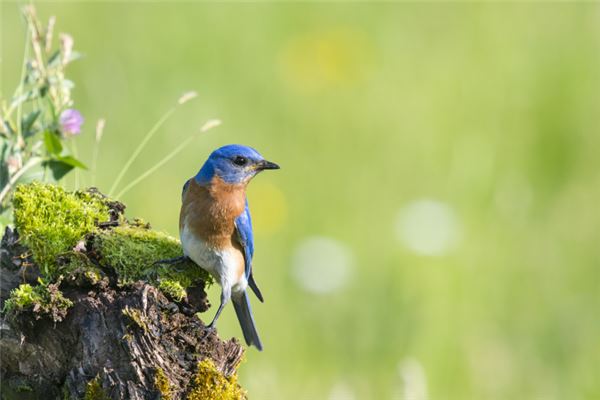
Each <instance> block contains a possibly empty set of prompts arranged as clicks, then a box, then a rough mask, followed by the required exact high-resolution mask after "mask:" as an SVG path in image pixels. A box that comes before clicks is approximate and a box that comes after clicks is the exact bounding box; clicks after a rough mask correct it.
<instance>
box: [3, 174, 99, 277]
mask: <svg viewBox="0 0 600 400" xmlns="http://www.w3.org/2000/svg"><path fill="white" fill-rule="evenodd" d="M13 206H14V216H15V226H16V228H17V230H18V232H19V235H20V237H21V239H22V240H23V242H24V243H25V245H26V246H27V247H28V248H29V249H30V250H31V251H32V254H33V259H34V260H35V262H36V263H37V264H38V265H39V266H40V269H41V271H42V272H43V274H44V275H45V276H46V277H51V278H55V277H56V276H57V275H58V274H57V271H56V270H57V263H56V258H57V256H58V255H60V254H62V253H64V252H67V251H69V250H71V249H72V248H73V247H74V246H75V245H76V244H77V242H78V241H79V240H80V239H82V238H83V237H84V236H85V235H86V234H88V233H91V232H94V231H95V230H96V224H97V223H98V222H104V221H108V220H109V213H108V207H107V205H106V200H104V199H102V198H101V197H100V196H99V195H94V194H91V193H88V192H74V193H69V192H67V191H65V190H64V189H62V188H60V187H58V186H54V185H48V184H41V183H36V182H34V183H31V184H28V185H19V186H18V187H17V189H16V191H15V194H14V198H13Z"/></svg>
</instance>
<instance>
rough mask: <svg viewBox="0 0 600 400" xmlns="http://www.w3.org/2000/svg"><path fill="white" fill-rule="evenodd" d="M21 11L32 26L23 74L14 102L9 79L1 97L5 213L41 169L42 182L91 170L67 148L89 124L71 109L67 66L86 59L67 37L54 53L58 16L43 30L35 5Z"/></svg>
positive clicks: (0, 191) (1, 202)
mask: <svg viewBox="0 0 600 400" xmlns="http://www.w3.org/2000/svg"><path fill="white" fill-rule="evenodd" d="M21 11H22V17H23V20H24V23H25V25H26V27H25V29H26V35H25V38H24V40H23V43H24V46H25V51H24V53H25V54H24V56H23V62H22V66H21V75H20V77H19V78H18V79H15V80H14V82H16V85H15V86H16V90H15V92H14V94H13V95H12V97H11V98H9V97H8V96H6V93H5V89H4V85H5V82H4V81H3V82H2V93H1V94H0V159H1V160H2V164H1V166H0V214H7V212H8V211H9V209H10V201H9V200H10V195H11V194H12V192H13V191H14V188H15V186H16V184H17V183H18V182H19V180H20V179H23V178H26V176H25V174H26V173H29V174H31V172H33V170H34V169H35V168H37V167H39V166H40V165H41V167H42V170H43V174H38V175H41V176H40V177H39V178H38V179H40V178H41V179H44V180H51V179H52V180H54V181H59V180H61V179H62V178H63V177H64V176H65V175H66V174H67V173H68V172H69V171H71V170H72V169H74V168H82V169H86V168H87V167H86V166H85V165H84V164H83V163H82V162H81V161H79V160H78V159H77V158H75V157H74V156H73V155H72V154H71V152H70V151H69V150H68V149H67V148H66V146H65V145H64V144H63V142H66V141H67V139H70V138H71V137H73V135H77V134H79V133H80V132H81V124H82V123H83V117H82V116H81V114H80V113H79V112H78V111H77V110H74V109H72V108H70V107H71V106H72V105H73V100H72V99H71V89H73V87H74V84H73V82H72V81H70V80H68V79H67V78H66V77H65V72H66V67H67V65H68V64H70V63H71V62H72V61H74V60H76V59H78V58H79V56H80V55H79V53H77V52H75V51H73V38H72V37H71V36H70V35H68V34H64V33H61V34H60V35H59V42H60V46H59V48H58V49H54V46H53V44H54V43H53V42H55V41H56V39H55V36H54V35H55V33H54V25H55V23H56V18H55V17H50V18H49V20H48V23H47V24H46V25H45V26H43V25H42V23H41V21H40V20H39V19H38V17H37V13H36V10H35V8H34V7H33V5H27V6H24V7H23V8H22V9H21ZM53 39H54V40H53ZM5 96H6V97H5ZM65 144H66V143H65ZM72 146H74V144H73V145H72ZM73 149H75V147H73ZM46 170H48V171H49V173H47V171H46ZM4 219H8V220H9V218H7V217H6V216H4V217H3V219H2V220H0V228H3V226H4V225H5V221H4Z"/></svg>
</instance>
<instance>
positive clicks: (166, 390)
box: [154, 368, 173, 400]
mask: <svg viewBox="0 0 600 400" xmlns="http://www.w3.org/2000/svg"><path fill="white" fill-rule="evenodd" d="M154 386H156V389H157V390H158V391H159V392H160V398H161V399H163V400H171V399H172V398H173V393H172V392H171V383H170V382H169V378H167V375H165V371H163V370H162V368H159V369H157V370H156V374H155V375H154Z"/></svg>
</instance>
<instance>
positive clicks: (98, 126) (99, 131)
mask: <svg viewBox="0 0 600 400" xmlns="http://www.w3.org/2000/svg"><path fill="white" fill-rule="evenodd" d="M104 125H106V120H105V119H104V118H100V119H99V120H98V122H96V143H99V142H100V139H102V134H103V133H104Z"/></svg>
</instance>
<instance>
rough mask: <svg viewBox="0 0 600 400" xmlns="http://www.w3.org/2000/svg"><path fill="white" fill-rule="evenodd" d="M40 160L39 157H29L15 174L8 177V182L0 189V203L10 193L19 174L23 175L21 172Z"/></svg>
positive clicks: (19, 176)
mask: <svg viewBox="0 0 600 400" xmlns="http://www.w3.org/2000/svg"><path fill="white" fill-rule="evenodd" d="M41 162H42V158H41V157H31V158H30V159H29V161H27V163H26V164H25V165H23V166H22V167H21V169H20V170H18V171H17V172H15V174H14V175H13V176H12V177H11V178H10V180H9V181H8V183H7V184H6V185H5V186H4V188H3V189H2V192H0V204H2V203H3V202H4V199H5V198H6V196H8V194H9V193H10V191H11V190H12V188H13V187H14V185H15V184H16V183H17V181H18V180H19V178H21V176H23V174H24V173H25V172H27V171H28V170H30V169H31V168H33V167H35V166H36V165H38V164H39V163H41Z"/></svg>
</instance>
